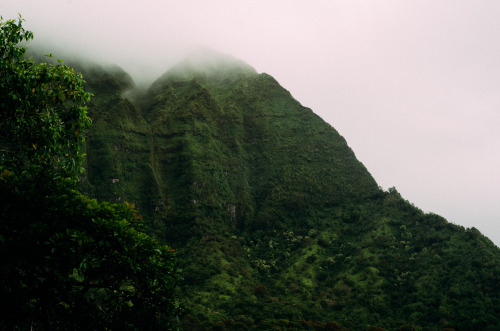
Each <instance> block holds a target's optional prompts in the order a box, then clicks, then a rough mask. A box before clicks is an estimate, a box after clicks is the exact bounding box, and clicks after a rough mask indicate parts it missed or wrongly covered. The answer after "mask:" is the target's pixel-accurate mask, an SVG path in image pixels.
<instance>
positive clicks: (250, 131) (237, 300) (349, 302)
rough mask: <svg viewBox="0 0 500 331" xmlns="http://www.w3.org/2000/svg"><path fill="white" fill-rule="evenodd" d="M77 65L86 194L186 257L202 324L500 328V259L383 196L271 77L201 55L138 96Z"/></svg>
mask: <svg viewBox="0 0 500 331" xmlns="http://www.w3.org/2000/svg"><path fill="white" fill-rule="evenodd" d="M78 69H81V71H82V72H83V74H84V77H85V79H86V80H87V82H88V89H89V90H90V91H91V92H92V93H94V95H95V96H94V99H93V102H92V104H91V105H90V107H89V112H90V116H91V117H92V119H93V121H94V124H93V126H92V128H91V130H90V132H89V135H88V140H87V144H86V150H87V159H86V168H87V172H86V174H85V176H86V177H85V178H83V180H82V187H83V189H84V190H86V191H87V192H88V193H89V194H91V195H93V196H95V197H98V198H100V199H104V200H109V201H128V202H132V203H134V204H136V206H137V207H138V208H139V210H140V211H141V213H142V214H143V215H144V216H145V219H147V222H148V225H149V226H150V228H151V231H152V232H154V233H155V235H156V236H157V237H158V238H160V239H161V240H167V241H168V242H169V243H170V244H171V245H173V246H174V247H176V249H177V250H178V256H179V260H180V261H181V264H182V268H183V269H184V278H185V286H184V287H183V291H184V293H185V299H186V302H187V303H188V306H189V307H191V310H190V314H191V316H192V319H191V320H190V321H191V322H190V323H195V324H196V323H198V322H199V321H206V320H210V321H217V320H224V319H228V318H230V317H235V316H238V315H245V316H247V317H246V318H249V319H250V320H258V319H263V318H275V319H289V320H300V319H313V320H322V321H337V322H340V323H342V324H344V325H346V326H350V327H354V328H357V327H367V326H368V325H379V326H385V327H395V326H398V325H402V324H406V323H413V324H420V325H429V326H442V327H444V326H455V327H456V326H460V327H462V328H467V327H478V326H484V325H488V326H490V325H498V324H499V323H500V322H499V321H498V318H497V317H495V316H499V313H500V312H499V311H498V307H500V302H499V298H500V288H499V284H500V279H499V278H498V277H499V275H500V272H499V271H500V252H499V250H498V248H496V247H495V246H494V245H493V244H492V243H491V242H490V241H489V240H488V239H487V238H485V237H483V236H482V235H481V234H480V233H478V232H477V230H475V229H467V230H465V229H463V228H462V227H459V226H456V225H453V224H449V223H448V222H446V220H444V219H442V218H441V217H439V216H436V215H432V214H430V215H429V214H424V213H423V212H422V211H420V210H419V209H418V208H416V207H415V206H413V205H412V204H410V203H409V202H407V201H405V200H404V199H403V198H402V197H401V196H400V195H399V193H398V192H397V191H396V190H395V189H394V190H390V191H389V192H383V191H381V190H380V189H379V188H378V186H377V184H376V182H375V181H374V179H373V178H372V177H371V175H370V174H369V172H368V171H367V170H366V169H365V167H364V166H363V165H362V164H361V163H360V162H359V161H358V160H357V159H356V157H355V155H354V153H353V152H352V150H351V149H350V148H349V147H348V145H347V143H346V141H345V140H344V138H342V137H341V136H340V135H339V134H338V132H337V131H335V129H334V128H332V127H331V126H330V125H329V124H327V123H325V122H324V121H323V120H322V119H321V118H319V117H318V116H317V115H315V114H314V113H313V112H312V111H311V110H310V109H308V108H305V107H303V106H301V105H300V103H299V102H297V101H296V100H295V99H294V98H293V97H292V96H291V95H290V93H289V92H288V91H286V90H285V89H284V88H283V87H281V86H280V85H279V84H278V82H276V80H274V79H273V78H272V77H271V76H269V75H267V74H258V73H257V72H256V71H255V70H254V69H253V68H251V67H249V66H248V65H247V64H245V63H243V62H241V61H238V60H236V59H234V58H230V57H221V56H216V55H210V56H207V55H206V54H203V56H201V57H200V56H193V57H191V58H188V59H186V60H185V61H183V62H182V63H180V64H179V65H178V66H176V67H174V68H172V69H171V70H170V71H168V72H167V73H165V74H164V75H163V76H161V77H160V78H159V79H158V80H157V81H156V82H155V83H154V84H153V85H152V86H151V87H150V88H149V89H148V90H147V91H138V90H137V89H135V87H134V84H133V82H132V80H131V79H130V77H129V76H128V75H127V74H126V73H124V72H123V71H122V70H120V69H119V68H111V69H109V68H102V67H98V66H87V67H81V68H78ZM471 314H476V315H477V316H481V320H479V319H477V320H476V322H471ZM243 319H245V318H243ZM193 321H194V322H193ZM467 323H469V324H467ZM481 323H483V324H481ZM495 323H497V324H495Z"/></svg>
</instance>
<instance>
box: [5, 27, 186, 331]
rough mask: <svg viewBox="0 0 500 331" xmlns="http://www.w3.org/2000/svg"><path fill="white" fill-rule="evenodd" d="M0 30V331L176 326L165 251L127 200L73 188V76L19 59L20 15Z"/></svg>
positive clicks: (79, 128) (77, 91) (81, 109)
mask: <svg viewBox="0 0 500 331" xmlns="http://www.w3.org/2000/svg"><path fill="white" fill-rule="evenodd" d="M0 32H1V35H0V87H1V89H0V104H1V108H0V264H1V266H2V268H1V269H0V329H2V330H28V329H31V330H53V329H58V330H110V329H118V330H123V329H141V330H147V329H152V330H158V329H165V328H167V327H169V326H172V325H178V323H177V321H176V320H175V318H176V317H177V316H178V315H179V313H180V306H179V302H178V300H177V299H176V293H175V291H176V284H177V283H178V280H179V278H180V276H179V273H178V270H177V266H176V263H175V258H174V251H173V249H172V248H170V247H168V246H166V245H159V244H158V242H157V241H156V240H155V239H153V238H152V237H150V236H149V235H147V234H146V233H145V231H144V224H143V221H142V216H140V215H139V214H138V212H137V211H136V210H134V206H133V205H132V204H121V205H118V204H110V203H106V202H101V203H100V202H97V201H96V200H91V199H89V198H88V197H86V196H84V195H82V194H81V193H79V192H78V191H76V188H77V183H76V181H77V178H78V176H79V175H80V174H81V173H82V171H83V169H82V168H81V162H82V159H83V155H82V153H81V150H80V148H81V147H82V145H83V144H84V141H85V139H84V136H83V131H84V130H85V129H86V128H87V127H88V126H89V124H90V120H89V118H88V117H87V112H86V106H85V102H87V101H88V100H89V98H90V94H89V93H88V92H86V91H85V90H84V89H83V83H84V81H83V79H82V76H81V74H78V73H75V72H74V71H73V69H71V68H69V67H68V66H64V65H62V64H60V63H59V64H56V65H52V64H46V63H41V64H39V63H36V62H34V61H31V60H27V59H25V58H23V56H24V55H25V52H26V47H24V46H22V45H20V44H19V43H21V42H23V41H28V40H30V39H31V38H32V37H33V35H32V33H31V32H29V31H25V30H24V29H23V27H22V19H21V18H19V19H18V20H17V21H15V20H9V21H5V22H4V21H0ZM58 62H61V61H58Z"/></svg>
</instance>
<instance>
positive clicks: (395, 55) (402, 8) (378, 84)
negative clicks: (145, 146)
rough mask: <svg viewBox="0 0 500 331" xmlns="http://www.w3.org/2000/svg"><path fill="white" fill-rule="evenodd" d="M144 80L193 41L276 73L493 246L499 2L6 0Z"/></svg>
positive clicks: (373, 162)
mask: <svg viewBox="0 0 500 331" xmlns="http://www.w3.org/2000/svg"><path fill="white" fill-rule="evenodd" d="M17 13H21V14H22V15H23V17H24V18H25V19H26V20H27V22H26V23H25V27H27V28H28V29H30V30H32V31H33V32H34V33H35V40H37V41H38V43H41V44H43V45H45V46H47V47H51V48H48V51H49V50H51V51H54V53H55V55H56V56H57V50H58V49H61V48H64V49H66V50H73V51H76V52H78V53H79V54H83V55H86V56H91V57H93V58H94V59H96V60H99V61H108V62H114V63H116V64H118V65H120V66H122V67H123V68H124V69H125V70H126V71H128V72H129V73H130V74H131V75H132V76H133V77H134V78H135V79H136V81H137V82H138V83H139V84H146V83H148V82H150V81H152V80H153V79H155V78H157V77H158V76H160V75H161V74H162V73H163V72H164V71H165V70H167V69H168V68H169V67H170V66H172V65H173V64H175V63H176V62H177V61H178V60H180V59H181V58H182V57H183V56H184V55H185V54H187V52H188V51H189V50H191V49H192V48H193V47H195V46H197V45H201V46H209V47H211V48H213V49H215V50H219V51H222V52H225V53H229V54H232V55H234V56H236V57H238V58H240V59H241V60H243V61H245V62H247V63H248V64H250V65H251V66H253V67H254V68H255V69H256V70H257V71H259V72H266V73H269V74H270V75H272V76H273V77H275V78H276V79H277V80H278V81H279V82H280V84H281V85H282V86H283V87H285V88H286V89H287V90H289V91H290V92H291V93H292V95H293V96H294V97H295V99H297V100H298V101H300V102H301V103H302V104H303V105H304V106H306V107H309V108H311V109H312V110H313V111H314V112H315V113H317V114H318V115H320V116H321V117H322V118H323V119H324V120H325V121H327V122H328V123H330V124H331V125H332V126H333V127H334V128H335V129H337V130H338V131H339V133H340V134H341V135H343V136H344V137H345V138H346V140H347V142H348V144H349V145H350V146H351V148H352V149H353V150H354V152H355V153H356V156H357V157H358V159H359V160H360V161H361V162H363V163H364V165H365V166H366V167H367V168H368V170H369V171H370V173H371V174H372V175H373V176H374V178H375V179H376V180H377V182H378V183H379V185H381V186H382V187H383V188H384V189H387V188H389V187H392V186H395V187H396V189H397V190H398V191H399V192H400V193H401V194H402V195H403V197H404V198H405V199H407V200H409V201H410V202H412V203H414V204H415V205H416V206H417V207H419V208H421V209H422V210H424V211H425V212H434V213H436V214H439V215H441V216H443V217H445V218H446V219H447V220H448V221H450V222H453V223H456V224H460V225H463V226H465V227H476V228H478V229H479V230H480V231H481V232H482V233H483V234H485V235H486V236H488V237H489V238H490V239H491V240H492V241H493V242H494V243H495V244H496V245H497V246H500V1H498V0H482V1H472V0H471V1H463V0H405V1H401V0H392V1H391V0H377V1H371V0H366V1H358V0H344V1H335V0H328V1H318V0H315V1H305V0H304V1H291V0H288V1H269V0H262V1H258V0H252V1H238V0H227V1H221V0H215V1H214V0H212V1H202V0H199V1H189V0H188V1H186V0H183V1H178V0H177V1H167V0H142V1H137V0H133V1H129V0H125V1H124V0H120V1H118V0H116V1H109V0H57V1H56V0H53V1H51V0H44V1H40V0H3V1H2V4H1V5H0V14H1V15H2V16H3V17H4V19H10V18H15V17H17Z"/></svg>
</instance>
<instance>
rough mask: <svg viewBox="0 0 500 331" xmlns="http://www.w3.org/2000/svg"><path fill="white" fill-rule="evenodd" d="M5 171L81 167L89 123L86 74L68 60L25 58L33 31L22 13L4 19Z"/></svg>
mask: <svg viewBox="0 0 500 331" xmlns="http://www.w3.org/2000/svg"><path fill="white" fill-rule="evenodd" d="M0 30H1V37H0V59H1V61H0V100H1V101H0V123H1V131H0V139H1V140H0V143H1V145H0V150H1V152H2V153H1V160H0V161H1V164H2V167H3V168H0V170H1V171H12V170H13V169H15V170H16V172H15V173H13V174H10V175H13V176H29V175H31V176H33V174H31V173H30V172H32V171H35V172H36V171H37V170H36V169H38V168H40V167H43V168H44V169H45V170H44V171H45V172H48V171H51V172H52V173H53V176H71V175H73V174H74V173H75V172H79V171H80V170H81V169H80V163H81V153H80V146H81V144H82V142H83V140H84V138H83V131H84V130H85V129H86V128H87V127H88V126H89V124H90V120H89V118H88V117H87V113H86V107H85V105H84V104H85V102H87V101H88V100H89V98H90V94H89V93H88V92H86V91H85V90H84V89H83V79H82V76H81V74H78V73H75V72H74V71H73V69H71V68H70V67H68V66H65V65H62V64H59V65H49V64H46V63H41V64H39V63H35V62H34V61H31V60H27V59H23V55H24V54H25V52H26V47H24V46H19V45H18V44H19V43H21V42H23V41H24V42H26V41H29V40H30V39H32V38H33V34H32V33H31V32H29V31H25V30H24V28H23V27H22V19H21V18H20V17H19V19H18V20H17V22H16V21H14V20H9V21H6V22H2V23H1V24H0Z"/></svg>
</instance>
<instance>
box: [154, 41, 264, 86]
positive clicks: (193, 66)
mask: <svg viewBox="0 0 500 331" xmlns="http://www.w3.org/2000/svg"><path fill="white" fill-rule="evenodd" d="M256 74H257V71H256V70H255V69H254V68H252V67H251V66H250V65H249V64H247V63H245V62H244V61H242V60H240V59H237V58H235V57H234V56H231V55H229V54H225V53H222V52H218V51H215V50H213V49H211V48H208V47H204V48H199V49H197V50H196V51H194V52H192V53H190V54H189V55H188V56H187V57H185V58H184V59H183V60H182V61H180V62H179V63H178V64H176V65H175V66H174V67H172V68H171V69H170V70H168V71H167V72H166V73H165V74H164V75H163V76H162V77H161V78H160V79H159V80H161V81H163V80H164V79H167V78H168V79H174V80H183V81H184V80H191V79H193V78H194V77H200V78H204V79H209V80H217V81H218V80H228V79H234V78H238V77H240V76H241V75H256Z"/></svg>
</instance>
